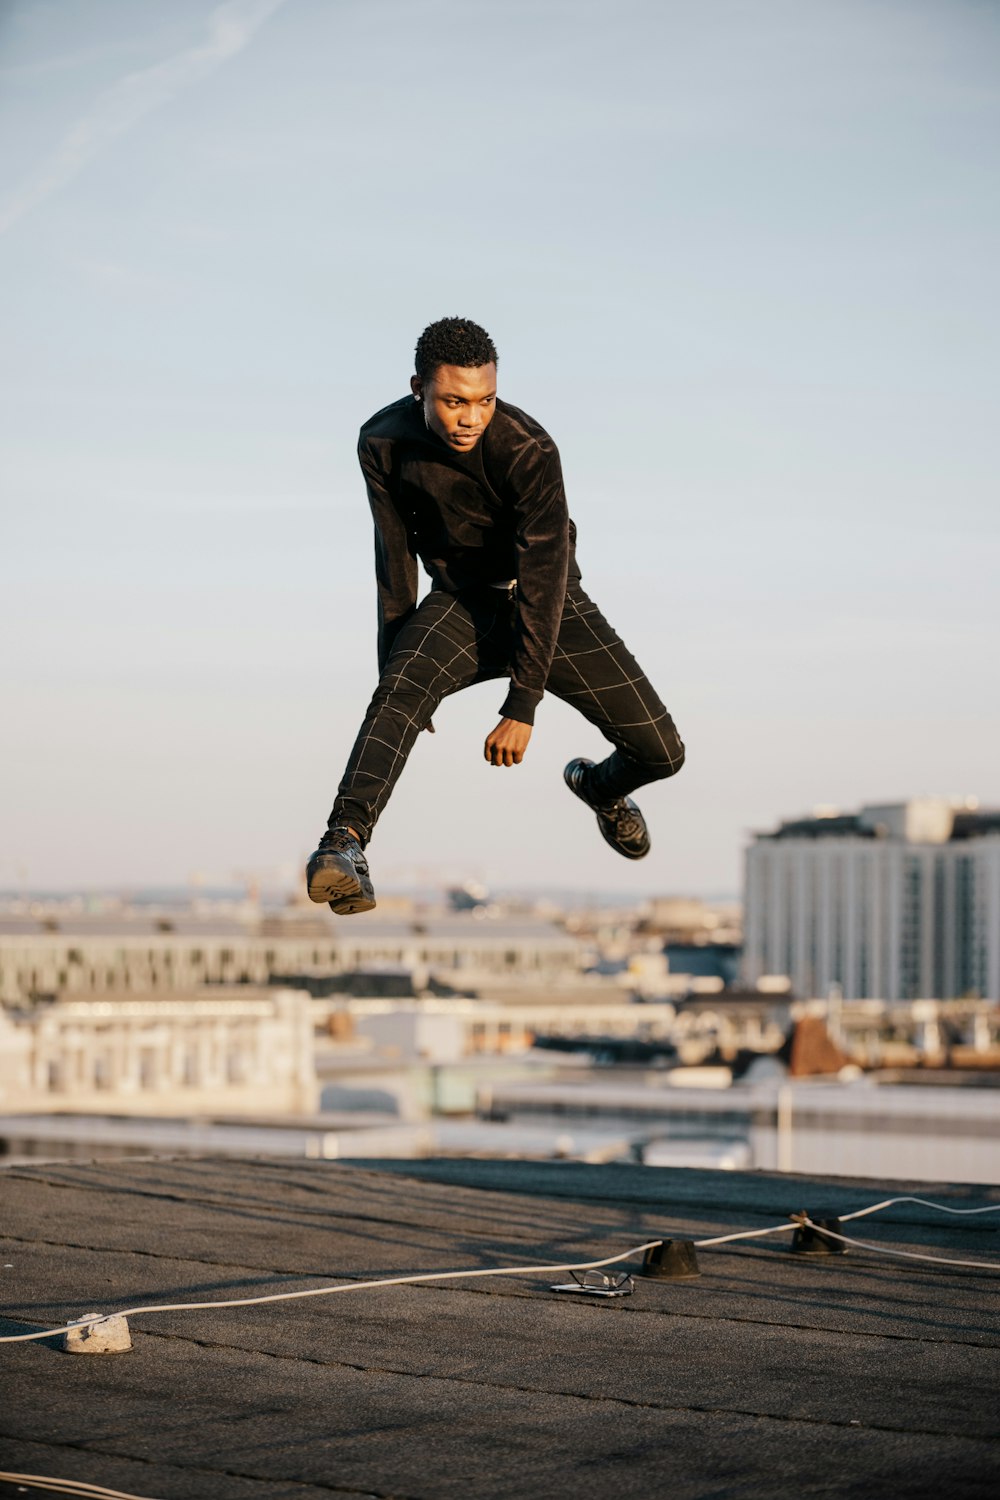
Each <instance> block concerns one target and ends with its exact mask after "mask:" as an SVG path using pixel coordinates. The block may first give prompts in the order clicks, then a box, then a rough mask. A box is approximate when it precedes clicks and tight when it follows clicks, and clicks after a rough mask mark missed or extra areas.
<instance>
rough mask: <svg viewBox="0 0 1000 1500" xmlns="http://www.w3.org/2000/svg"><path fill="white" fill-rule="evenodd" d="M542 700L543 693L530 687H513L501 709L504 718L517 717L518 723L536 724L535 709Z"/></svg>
mask: <svg viewBox="0 0 1000 1500" xmlns="http://www.w3.org/2000/svg"><path fill="white" fill-rule="evenodd" d="M541 701H542V695H541V693H533V692H532V691H531V690H530V688H519V687H513V686H512V687H511V690H510V692H509V693H508V694H507V697H506V698H505V699H504V704H503V707H502V708H501V710H500V717H501V718H502V719H515V720H516V721H517V723H518V724H534V722H535V709H536V708H537V707H538V705H539V703H541Z"/></svg>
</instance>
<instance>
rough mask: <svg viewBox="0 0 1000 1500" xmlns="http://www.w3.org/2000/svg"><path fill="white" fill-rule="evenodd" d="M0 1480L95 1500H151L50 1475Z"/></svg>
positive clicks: (2, 1475)
mask: <svg viewBox="0 0 1000 1500" xmlns="http://www.w3.org/2000/svg"><path fill="white" fill-rule="evenodd" d="M0 1479H2V1480H4V1481H5V1482H6V1483H8V1484H27V1485H30V1486H31V1488H32V1489H36V1490H54V1491H55V1492H56V1493H57V1494H59V1495H91V1496H93V1497H94V1500H151V1497H150V1496H149V1495H133V1494H131V1493H130V1492H129V1493H126V1492H125V1490H107V1489H105V1488H104V1486H103V1485H102V1484H84V1482H83V1480H82V1479H56V1478H54V1477H53V1476H50V1475H48V1474H6V1473H3V1472H0Z"/></svg>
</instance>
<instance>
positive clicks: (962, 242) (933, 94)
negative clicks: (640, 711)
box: [0, 0, 1000, 895]
mask: <svg viewBox="0 0 1000 1500" xmlns="http://www.w3.org/2000/svg"><path fill="white" fill-rule="evenodd" d="M468 17H469V24H468V26H466V27H463V29H462V31H461V33H458V34H456V33H455V32H453V31H452V30H451V29H450V27H449V25H448V22H447V12H446V11H445V10H444V8H443V7H441V6H439V5H437V4H435V3H431V0H427V3H419V4H416V5H403V4H399V3H395V0H387V3H383V4H380V5H378V6H374V7H369V6H364V5H362V4H360V3H347V4H344V5H341V6H338V7H336V8H333V7H328V6H325V5H321V4H317V3H313V0H285V3H281V0H231V3H229V4H227V5H217V4H213V3H212V0H181V3H179V4H177V5H175V6H171V7H170V8H169V11H164V10H163V8H162V7H158V6H155V5H141V4H140V5H135V4H131V3H129V4H126V3H124V0H96V3H94V4H92V5H88V6H87V7H86V8H84V7H78V8H74V7H62V8H60V9H59V10H58V12H57V11H56V10H55V9H53V8H52V7H50V6H47V5H45V4H42V3H39V0H20V3H15V4H11V5H9V6H7V7H6V8H5V11H4V15H3V18H2V20H0V81H2V83H3V88H2V90H0V124H2V125H3V127H5V128H3V129H0V273H2V274H3V276H4V279H5V284H6V285H8V286H9V287H11V288H14V289H16V297H15V298H13V299H12V305H11V307H10V309H9V316H8V320H7V321H8V332H7V337H6V340H5V349H4V355H3V360H2V370H0V379H2V387H0V389H2V391H3V399H4V408H5V415H6V418H7V427H8V433H7V438H6V443H5V447H6V450H7V456H6V460H5V479H4V489H5V493H6V495H7V496H8V500H7V504H6V506H5V512H6V524H5V545H4V549H3V553H4V556H3V564H2V567H0V618H2V620H3V628H4V630H5V631H6V633H7V635H8V637H9V638H10V639H11V640H12V641H13V642H14V647H13V649H9V650H8V652H7V653H6V659H5V664H4V674H3V679H2V693H3V700H2V701H3V708H4V719H5V731H4V749H5V767H6V775H5V777H4V779H3V792H2V804H0V823H2V827H3V833H4V836H3V840H2V847H0V889H17V888H18V887H19V886H20V885H22V884H26V885H28V886H30V887H33V888H60V889H66V888H74V887H76V888H86V889H94V888H100V887H104V886H117V885H132V886H144V885H164V884H171V885H181V884H184V883H185V882H186V881H187V880H188V878H189V877H190V876H191V875H192V874H193V873H194V872H201V873H202V874H203V875H204V876H205V877H206V878H207V879H209V880H212V881H215V880H219V879H220V878H221V880H223V881H224V882H225V883H228V882H229V881H230V880H231V879H232V878H233V876H234V875H235V874H236V873H237V872H249V873H252V874H255V875H257V876H262V875H266V874H267V872H273V871H278V870H280V871H283V872H285V874H286V876H289V877H292V878H293V872H297V870H298V866H299V862H300V860H301V859H303V858H304V857H305V856H306V855H307V854H308V852H309V850H310V849H311V848H312V847H313V845H314V842H315V838H316V835H317V833H318V832H319V830H320V828H321V827H322V825H323V822H324V820H325V817H326V814H327V811H328V810H329V807H330V804H331V802H332V799H333V794H334V790H335V786H336V781H337V778H338V775H339V772H340V769H341V767H342V764H343V761H344V759H345V758H346V753H347V750H348V748H349V745H350V741H351V738H352V736H353V732H354V728H355V726H356V723H357V721H358V720H359V718H360V714H361V712H362V710H363V708H364V705H365V703H366V701H367V698H368V696H369V695H370V692H371V690H372V688H373V686H374V672H375V599H374V580H373V577H372V561H371V535H370V531H371V525H370V518H369V516H368V512H367V507H366V504H365V499H364V491H363V486H362V483H361V478H360V474H359V473H358V471H357V467H356V462H355V458H354V444H355V440H356V433H357V428H358V426H359V424H360V422H361V421H363V420H364V419H365V418H366V417H367V416H368V415H369V413H370V412H371V411H373V410H374V409H376V408H377V407H379V406H382V405H384V404H386V403H387V402H388V401H390V400H393V399H395V398H396V397H397V396H398V395H401V394H402V393H403V392H404V391H405V389H406V382H407V379H408V376H409V373H410V370H409V362H410V357H411V351H412V346H413V342H414V340H415V338H416V335H417V333H418V332H419V331H420V328H421V327H422V326H423V325H424V324H425V323H426V322H428V321H430V320H431V319H432V318H434V317H437V316H441V315H443V314H451V313H460V314H464V315H469V316H472V317H476V318H477V319H479V320H480V321H482V322H483V323H484V324H485V326H486V327H487V328H489V329H490V331H491V333H492V334H493V336H494V337H495V339H496V341H497V343H498V346H499V348H500V391H501V394H502V395H504V396H505V397H507V398H508V399H510V400H512V401H514V402H515V403H516V404H518V405H521V406H523V407H525V408H526V409H527V410H528V411H530V412H531V413H532V415H534V416H536V417H537V418H538V420H540V421H541V422H542V423H543V424H544V425H545V426H546V427H547V428H548V429H549V430H550V431H551V432H552V434H553V436H554V437H555V439H556V441H557V442H558V444H559V447H560V451H561V454H562V459H563V466H564V470H565V473H566V478H567V489H568V495H569V501H570V511H571V514H572V515H573V516H574V518H575V519H576V521H577V523H578V526H579V528H580V544H579V557H580V562H581V566H582V569H583V573H584V582H585V586H586V587H588V588H589V590H590V591H591V592H592V593H593V595H594V596H595V598H596V599H597V600H598V601H599V603H600V604H601V606H602V608H603V609H604V611H605V613H606V614H607V615H608V617H609V618H610V619H611V620H612V621H614V623H615V624H616V625H617V626H618V627H619V628H620V630H621V632H622V634H623V636H624V637H625V638H626V639H627V640H628V641H629V644H630V646H631V647H632V649H634V651H635V653H636V655H637V657H638V658H639V660H640V661H641V662H642V664H643V666H644V667H645V668H646V669H647V671H648V672H649V674H650V676H651V678H652V679H653V681H654V682H655V683H656V685H657V686H658V688H659V689H660V691H661V693H662V696H663V697H664V699H665V701H666V702H667V704H668V706H669V707H670V709H671V711H672V712H673V713H674V716H675V718H676V720H677V723H678V726H679V728H680V731H681V734H682V736H683V737H684V739H685V740H686V742H687V745H688V751H689V758H688V764H687V765H686V767H685V769H684V770H683V772H682V773H681V775H680V777H679V778H678V779H677V780H676V781H675V782H672V783H669V784H666V785H662V786H657V787H652V788H649V789H647V790H646V791H645V792H644V793H643V794H642V796H641V798H640V801H641V803H642V806H643V809H644V811H645V812H646V814H647V817H648V818H649V821H650V825H651V830H652V835H653V852H652V854H651V855H650V857H649V858H648V859H647V860H645V861H643V862H641V863H640V864H638V865H636V866H630V865H627V864H626V863H625V862H624V861H616V860H615V856H614V855H613V854H611V853H610V852H609V851H608V850H607V849H606V847H605V846H604V845H603V843H602V841H601V839H600V837H599V835H598V832H597V830H596V827H595V826H594V823H593V819H592V818H591V817H590V816H589V815H588V814H587V813H586V811H585V810H584V809H582V808H581V807H580V805H579V803H577V802H576V801H575V800H574V799H573V798H572V797H570V796H569V794H568V793H567V792H566V790H565V788H564V787H563V785H562V781H561V770H562V766H563V764H564V763H565V761H566V760H568V759H569V758H570V757H571V756H573V755H577V754H585V755H591V756H594V755H595V752H596V753H597V754H599V753H600V748H601V741H600V739H599V737H598V736H597V735H596V734H595V733H594V732H593V731H591V730H590V729H589V728H587V727H586V726H584V725H583V724H582V721H580V720H579V719H578V717H577V716H576V715H574V714H573V713H572V712H571V711H570V710H568V709H566V708H565V707H564V706H563V705H562V704H560V703H557V702H553V701H551V700H548V699H546V700H545V701H544V702H543V704H542V706H541V708H540V710H539V715H538V728H537V729H536V732H535V736H534V738H533V741H532V744H531V747H530V749H529V753H528V757H527V759H526V760H525V763H524V765H523V766H522V767H520V768H518V769H517V770H513V771H505V772H501V773H500V774H497V773H496V772H495V771H494V770H493V769H491V768H488V767H486V766H485V765H484V763H483V762H482V759H481V744H482V739H483V737H484V735H485V733H486V732H487V730H488V729H489V728H490V727H491V726H492V723H493V722H495V718H496V712H497V709H498V707H499V703H500V700H501V697H502V692H501V690H500V688H499V687H498V685H496V684H487V685H484V686H480V687H477V688H475V689H473V690H471V691H470V692H468V693H465V694H462V695H461V698H460V699H457V700H454V701H451V702H449V703H447V704H445V705H444V707H443V709H442V711H441V713H440V715H439V716H438V718H437V721H436V724H437V734H436V735H435V736H434V737H433V738H432V737H430V736H423V737H422V738H421V741H420V743H418V745H417V748H416V751H415V753H414V756H413V762H412V764H411V765H410V766H409V767H408V769H407V771H406V774H405V776H404V778H403V780H402V782H401V783H400V787H399V789H398V792H397V794H396V796H395V797H394V799H393V801H392V804H391V805H390V807H389V809H388V811H387V813H386V815H385V818H384V820H383V823H382V824H381V825H380V826H379V828H378V830H377V833H376V837H375V839H374V840H373V842H372V851H371V852H372V862H373V871H374V872H375V873H376V875H377V884H378V886H379V887H381V888H385V889H387V890H388V889H390V888H391V887H392V886H393V885H396V884H399V883H405V882H406V881H407V880H409V879H412V876H413V872H415V871H430V872H435V874H434V878H435V879H441V880H446V879H453V880H454V879H460V878H463V877H465V876H475V877H477V878H479V879H482V880H483V881H484V882H485V883H487V884H490V885H494V886H503V887H510V886H512V885H516V884H519V883H520V884H532V885H548V886H557V887H563V888H573V887H574V886H575V887H577V888H583V889H598V890H605V889H616V890H620V891H621V892H622V893H623V895H628V894H629V893H634V894H638V893H650V892H665V891H671V892H677V891H685V892H692V893H709V892H711V893H719V892H733V891H737V890H738V889H739V887H740V866H741V861H742V856H743V850H744V848H745V847H746V845H747V843H748V841H749V838H750V835H751V833H752V832H753V831H754V830H757V829H761V828H766V827H768V826H770V825H771V824H773V822H774V821H775V819H776V818H780V817H787V816H794V815H795V814H796V813H799V812H803V813H804V812H807V811H808V810H809V809H810V808H812V807H814V806H815V805H816V804H817V803H826V802H831V803H837V804H839V805H841V806H845V807H851V806H855V805H860V804H867V803H874V802H880V801H894V802H895V801H902V800H906V799H907V798H911V797H915V796H919V795H926V794H939V795H945V796H949V795H955V796H966V795H968V794H970V793H976V794H978V795H979V797H980V798H981V800H982V802H983V804H984V805H986V806H989V805H997V804H1000V770H998V763H997V757H996V753H995V749H996V744H997V731H998V729H1000V722H998V719H1000V716H998V712H997V709H996V706H995V704H994V702H993V701H992V700H991V698H990V697H989V696H988V694H987V691H986V687H985V678H986V674H987V671H988V665H987V664H988V662H989V661H990V660H991V659H992V655H993V654H994V653H993V651H992V650H991V647H994V646H995V645H996V643H997V640H998V636H1000V632H998V629H997V626H998V624H1000V619H998V604H997V598H996V589H995V584H994V582H993V580H995V577H996V573H997V562H998V559H1000V531H998V520H997V507H996V503H995V498H994V490H995V478H994V475H995V472H996V458H997V439H996V436H995V432H994V430H993V429H994V427H995V423H994V422H993V421H992V412H991V402H990V399H989V398H990V395H991V391H992V388H993V387H995V385H996V381H997V374H998V370H997V365H998V362H1000V356H998V350H1000V338H998V336H997V335H998V332H1000V330H998V329H997V327H996V323H997V318H998V314H997V306H996V299H995V295H994V289H993V281H994V271H993V267H994V266H995V264H996V260H997V253H998V249H1000V246H998V244H997V241H998V239H1000V234H998V230H1000V206H998V202H997V194H996V189H995V182H996V165H997V160H996V159H997V141H998V139H1000V132H998V130H997V125H998V124H1000V88H998V85H997V81H996V80H997V76H998V75H997V69H996V60H997V51H998V42H1000V17H998V15H997V14H996V13H995V12H993V11H990V10H987V9H985V8H983V7H981V6H978V5H976V4H973V3H971V0H969V3H959V4H956V5H953V6H949V7H947V9H942V8H940V7H937V6H934V5H931V4H919V3H918V4H916V5H913V4H903V3H901V0H897V3H888V4H886V5H884V6H880V7H878V8H877V9H876V8H872V7H868V6H864V5H860V4H849V5H846V6H845V5H842V4H834V3H832V0H830V3H827V0H818V3H816V4H814V5H812V6H809V7H802V6H799V5H795V4H792V3H790V0H779V3H764V0H756V3H751V4H749V5H736V4H721V5H719V6H718V7H715V8H713V11H712V15H711V17H709V16H708V15H707V13H706V12H704V11H699V10H697V9H692V8H690V7H687V6H684V5H682V4H680V3H668V4H665V5H653V4H651V3H639V0H636V3H629V4H626V5H624V6H618V7H616V8H615V9H614V10H613V11H612V10H611V9H610V8H608V7H606V6H605V5H603V4H598V3H591V0H585V3H582V4H577V5H574V6H573V7H568V6H566V5H563V4H561V3H555V0H550V3H544V4H541V5H533V6H531V7H528V6H527V5H526V4H521V3H515V4H511V5H509V6H506V7H504V8H503V9H502V11H497V10H495V9H493V8H489V7H486V6H475V5H473V6H472V7H471V9H470V10H469V11H468ZM529 39H530V46H528V45H526V43H527V41H528V40H529ZM456 80H458V81H459V82H456ZM456 92H457V93H458V98H457V99H456V98H455V94H456ZM334 591H336V604H335V605H333V604H331V603H330V600H331V598H332V595H333V593H334ZM331 621H335V623H333V624H331V623H330V622H331Z"/></svg>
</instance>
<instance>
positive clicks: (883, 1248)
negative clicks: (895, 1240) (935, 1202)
mask: <svg viewBox="0 0 1000 1500" xmlns="http://www.w3.org/2000/svg"><path fill="white" fill-rule="evenodd" d="M800 1222H801V1223H803V1224H807V1225H808V1226H809V1228H810V1229H815V1230H816V1231H817V1232H818V1233H819V1234H821V1235H825V1236H826V1238H827V1239H831V1240H839V1241H840V1242H841V1244H843V1245H856V1246H857V1247H858V1249H859V1250H871V1251H872V1253H873V1254H875V1255H894V1256H897V1257H899V1258H900V1259H902V1260H928V1261H930V1263H931V1265H933V1266H971V1267H972V1269H973V1270H975V1271H1000V1261H993V1262H992V1264H991V1263H990V1262H989V1261H986V1260H950V1259H949V1258H948V1257H947V1256H944V1255H921V1254H919V1252H918V1251H916V1250H890V1249H889V1247H888V1245H873V1244H872V1243H871V1241H870V1240H855V1239H851V1238H850V1237H849V1236H848V1235H846V1234H834V1232H833V1230H832V1229H824V1228H823V1226H822V1224H814V1223H813V1221H812V1219H810V1218H809V1217H808V1216H807V1215H805V1214H803V1216H802V1218H801V1220H800Z"/></svg>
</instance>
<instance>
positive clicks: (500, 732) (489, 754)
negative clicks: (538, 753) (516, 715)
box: [483, 719, 531, 766]
mask: <svg viewBox="0 0 1000 1500" xmlns="http://www.w3.org/2000/svg"><path fill="white" fill-rule="evenodd" d="M530 739H531V725H530V724H522V723H521V722H520V720H518V719H501V720H500V723H499V724H498V725H497V727H496V728H495V729H494V730H492V731H491V732H490V733H489V734H488V735H487V736H486V744H485V746H484V747H483V754H484V755H485V757H486V759H487V760H488V761H489V763H490V765H491V766H519V765H520V764H521V762H522V760H523V759H524V752H525V750H527V748H528V741H529V740H530Z"/></svg>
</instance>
